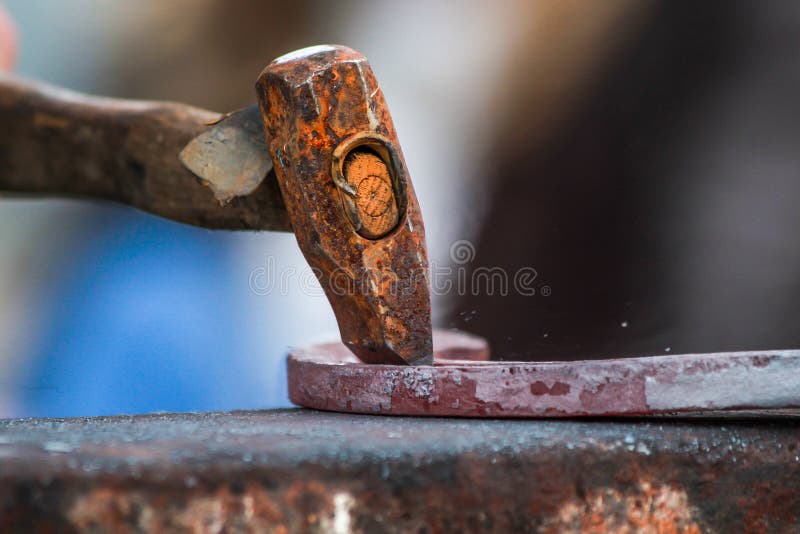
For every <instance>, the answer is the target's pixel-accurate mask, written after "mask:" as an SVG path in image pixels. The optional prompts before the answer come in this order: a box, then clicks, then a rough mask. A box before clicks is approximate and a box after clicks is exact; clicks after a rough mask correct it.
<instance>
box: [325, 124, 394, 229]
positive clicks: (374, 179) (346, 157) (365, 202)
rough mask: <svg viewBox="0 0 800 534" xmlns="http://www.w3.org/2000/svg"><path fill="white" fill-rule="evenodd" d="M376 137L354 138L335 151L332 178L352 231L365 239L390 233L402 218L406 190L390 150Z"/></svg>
mask: <svg viewBox="0 0 800 534" xmlns="http://www.w3.org/2000/svg"><path fill="white" fill-rule="evenodd" d="M382 141H383V140H382V139H378V138H377V137H372V136H370V137H367V136H366V135H363V136H355V137H354V138H351V139H350V140H348V141H345V142H344V143H343V144H342V145H341V146H339V147H338V148H337V149H336V151H335V152H334V165H333V166H334V168H333V179H334V182H335V183H336V185H337V187H338V188H339V193H340V195H341V199H342V206H343V208H344V212H345V213H346V214H347V218H348V220H349V221H350V224H351V225H352V226H353V229H354V230H355V231H356V232H357V233H358V234H359V235H360V236H361V237H365V238H367V239H380V238H382V237H384V236H386V235H388V234H389V233H391V232H392V230H394V229H395V228H397V225H398V224H399V223H400V221H401V219H402V218H403V212H404V208H405V202H403V199H404V195H405V188H404V187H403V183H402V178H398V174H400V172H398V171H397V169H396V168H395V166H394V165H393V158H392V154H391V151H390V149H387V147H386V145H385V144H384V143H383V142H382Z"/></svg>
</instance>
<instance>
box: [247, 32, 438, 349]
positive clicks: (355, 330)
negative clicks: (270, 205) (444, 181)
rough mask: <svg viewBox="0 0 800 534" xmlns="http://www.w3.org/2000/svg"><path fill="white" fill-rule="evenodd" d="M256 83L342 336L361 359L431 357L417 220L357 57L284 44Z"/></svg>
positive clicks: (375, 93) (302, 232)
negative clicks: (289, 49)
mask: <svg viewBox="0 0 800 534" xmlns="http://www.w3.org/2000/svg"><path fill="white" fill-rule="evenodd" d="M257 91H258V99H259V105H260V106H261V113H262V118H263V121H264V127H265V131H266V135H267V139H268V142H269V149H270V154H271V156H272V161H273V163H274V165H275V173H276V175H277V178H278V183H279V185H280V188H281V192H282V194H283V198H284V201H285V202H286V207H287V210H288V212H289V216H290V218H291V221H292V227H293V229H294V233H295V236H296V237H297V242H298V244H299V245H300V249H301V250H302V251H303V254H304V255H305V257H306V260H307V261H308V262H309V264H310V265H311V267H312V269H313V270H314V272H315V274H316V275H317V277H318V279H319V280H320V283H321V285H322V287H323V289H324V290H325V294H326V295H327V297H328V300H329V301H330V303H331V305H332V307H333V310H334V313H335V314H336V319H337V321H338V323H339V329H340V331H341V334H342V341H343V342H344V343H345V345H347V346H348V347H349V348H350V349H351V350H352V351H353V352H354V353H355V354H356V355H357V356H358V357H359V358H360V359H361V360H363V361H365V362H367V363H392V364H425V363H431V361H432V355H433V349H432V341H431V335H432V334H431V319H430V293H429V289H428V287H429V286H428V259H427V252H426V247H425V230H424V227H423V224H422V216H421V214H420V210H419V205H418V203H417V199H416V195H415V194H414V189H413V187H412V185H411V182H410V180H409V178H408V171H407V169H406V165H405V161H404V160H403V156H402V152H401V151H400V146H399V144H398V142H397V134H396V132H395V130H394V125H393V124H392V119H391V117H390V115H389V111H388V108H387V106H386V102H385V100H384V98H383V93H382V92H381V90H380V87H379V86H378V84H377V82H376V80H375V77H374V75H373V73H372V69H371V68H370V67H369V64H368V63H367V61H366V59H365V58H364V57H363V56H361V55H360V54H359V53H357V52H355V51H353V50H351V49H349V48H346V47H342V46H320V47H313V48H308V49H304V50H300V51H298V52H293V53H292V54H289V55H287V56H283V57H281V58H278V59H276V60H275V61H273V62H272V63H271V64H270V65H269V66H267V68H266V69H264V71H263V72H262V73H261V75H260V77H259V80H258V83H257Z"/></svg>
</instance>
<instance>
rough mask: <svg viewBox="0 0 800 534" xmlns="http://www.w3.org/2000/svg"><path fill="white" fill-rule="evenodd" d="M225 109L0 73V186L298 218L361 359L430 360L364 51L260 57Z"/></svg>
mask: <svg viewBox="0 0 800 534" xmlns="http://www.w3.org/2000/svg"><path fill="white" fill-rule="evenodd" d="M256 89H257V98H258V104H257V105H253V106H250V107H248V108H245V109H242V110H239V111H236V112H233V113H230V114H227V115H219V114H217V113H212V112H209V111H205V110H201V109H197V108H193V107H190V106H186V105H182V104H175V103H167V102H135V101H128V100H115V99H108V98H98V97H88V96H84V95H80V94H76V93H72V92H69V91H65V90H61V89H55V88H52V87H47V86H44V85H42V84H38V83H31V82H26V81H22V80H20V79H19V78H16V77H9V76H2V77H0V122H2V124H3V128H2V129H0V190H3V191H7V192H16V193H23V194H44V195H59V196H78V197H93V198H99V199H104V200H111V201H115V202H119V203H122V204H127V205H130V206H133V207H136V208H138V209H141V210H144V211H147V212H150V213H153V214H155V215H159V216H162V217H165V218H168V219H172V220H175V221H178V222H182V223H187V224H192V225H196V226H202V227H206V228H212V229H231V230H240V229H249V230H273V231H292V232H294V234H295V236H296V238H297V242H298V244H299V246H300V249H301V250H302V252H303V254H304V256H305V258H306V260H307V261H308V263H309V264H310V265H311V267H312V270H313V271H314V273H315V275H316V276H317V278H318V279H319V281H320V284H321V285H322V287H323V289H324V290H325V294H326V296H327V297H328V300H329V301H330V303H331V306H332V307H333V311H334V313H335V315H336V319H337V321H338V323H339V329H340V332H341V336H342V341H343V342H344V343H345V345H347V346H348V347H349V348H350V350H351V351H352V352H353V353H354V354H355V355H356V356H358V357H359V358H360V359H361V360H362V361H364V362H367V363H387V364H429V363H431V362H432V357H433V348H432V329H431V318H430V292H429V289H428V277H427V274H428V260H427V252H426V247H425V230H424V226H423V223H422V215H421V213H420V209H419V205H418V203H417V199H416V195H415V194H414V189H413V186H412V184H411V180H410V178H409V176H408V170H407V169H406V165H405V161H404V159H403V155H402V152H401V150H400V145H399V143H398V141H397V134H396V132H395V130H394V125H393V124H392V119H391V116H390V115H389V111H388V108H387V106H386V101H385V100H384V97H383V93H382V92H381V89H380V87H379V86H378V83H377V81H376V80H375V76H374V75H373V73H372V69H371V68H370V66H369V64H368V63H367V60H366V59H365V58H364V57H363V56H362V55H360V54H359V53H358V52H355V51H354V50H351V49H349V48H347V47H343V46H328V45H323V46H316V47H311V48H306V49H303V50H299V51H296V52H293V53H290V54H287V55H285V56H282V57H280V58H278V59H276V60H275V61H273V62H272V63H270V64H269V65H268V66H267V67H266V68H265V69H264V71H263V72H262V73H261V75H260V76H259V78H258V82H257V84H256Z"/></svg>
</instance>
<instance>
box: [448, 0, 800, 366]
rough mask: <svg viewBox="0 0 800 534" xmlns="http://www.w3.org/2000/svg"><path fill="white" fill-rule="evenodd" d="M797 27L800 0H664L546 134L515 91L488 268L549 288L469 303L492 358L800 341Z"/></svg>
mask: <svg viewBox="0 0 800 534" xmlns="http://www.w3.org/2000/svg"><path fill="white" fill-rule="evenodd" d="M798 30H800V5H798V4H796V3H792V2H767V3H759V4H754V3H749V2H744V1H737V2H724V3H723V2H703V3H688V2H662V3H659V4H657V5H656V7H655V8H654V9H652V10H651V11H650V12H649V16H648V17H647V18H646V20H645V22H644V24H643V26H642V27H641V29H640V30H639V31H638V32H637V33H636V34H635V37H634V38H633V39H631V40H630V41H629V42H628V44H627V45H626V46H622V47H620V48H619V49H618V50H617V51H616V52H615V53H614V55H613V58H612V60H611V61H609V62H608V64H607V65H606V67H605V69H604V70H603V72H601V75H600V76H599V77H598V79H597V80H596V83H595V84H594V86H593V88H592V91H591V92H590V94H589V96H588V98H585V99H584V100H583V101H582V103H579V105H578V107H577V108H576V109H574V110H573V113H572V114H571V115H570V117H569V119H568V120H567V121H566V122H564V123H563V124H560V125H559V128H558V129H556V130H555V132H554V133H553V134H552V135H551V136H549V137H548V136H542V135H541V132H536V131H526V129H525V126H524V125H525V120H526V117H530V116H535V115H536V113H540V110H538V109H537V107H538V106H541V105H542V102H538V101H532V100H530V98H529V97H528V94H529V93H530V91H531V87H532V86H531V85H530V84H531V83H534V84H535V83H536V80H533V81H531V80H526V81H525V83H521V84H519V85H517V86H513V87H514V89H512V95H511V98H510V99H509V101H508V108H509V112H508V117H507V120H506V122H505V125H506V126H505V129H504V131H503V132H501V135H500V136H499V142H498V143H497V145H496V147H495V149H494V152H493V157H492V158H491V161H493V162H495V163H496V164H495V166H494V167H493V169H494V174H493V175H492V176H491V177H490V182H491V183H492V186H491V192H490V204H491V205H490V208H489V210H488V213H487V215H486V218H485V220H484V221H483V229H482V231H481V233H480V236H479V239H478V242H477V257H476V259H475V262H474V265H475V266H481V265H483V266H500V267H504V268H506V269H508V270H509V271H511V272H513V271H514V270H516V269H518V268H520V267H521V266H532V267H534V268H535V269H536V271H537V272H538V281H539V282H540V285H539V288H540V289H541V287H542V286H543V285H545V284H546V285H547V286H549V287H550V288H551V290H552V293H551V294H550V295H549V296H543V295H542V294H537V295H536V296H535V297H526V296H522V295H519V294H515V293H514V292H513V291H512V292H511V294H510V295H509V296H508V297H501V296H497V295H495V296H487V295H478V296H467V297H464V298H463V299H462V300H459V301H458V308H457V311H461V310H476V313H475V314H474V319H473V320H472V321H471V322H470V323H469V325H468V328H470V330H472V331H473V332H475V333H476V334H479V335H482V336H486V337H488V338H489V339H490V341H491V343H492V352H493V354H495V355H496V356H497V357H501V358H505V359H575V358H587V357H611V356H625V355H634V354H648V353H664V352H669V351H671V352H681V353H682V352H710V351H732V350H748V349H766V348H784V347H787V348H788V347H798V346H800V329H798V328H797V323H798V320H800V299H797V298H796V297H797V294H798V289H800V288H798V278H797V275H796V272H797V271H798V268H800V246H798V244H797V240H796V228H797V225H798V224H800V212H799V211H798V210H797V208H796V206H795V203H796V199H797V198H798V193H800V179H798V177H799V176H800V152H799V151H798V150H797V142H798V139H799V138H800V123H798V122H797V120H796V118H797V117H798V116H800V109H798V108H800V105H798V100H797V94H798V91H799V90H800V67H799V66H798V64H797V62H796V36H797V32H798ZM614 31H615V30H614V28H610V31H609V34H612V33H614ZM543 83H546V81H545V82H543ZM453 324H457V325H458V326H461V327H464V325H463V323H462V322H460V321H457V320H454V321H453Z"/></svg>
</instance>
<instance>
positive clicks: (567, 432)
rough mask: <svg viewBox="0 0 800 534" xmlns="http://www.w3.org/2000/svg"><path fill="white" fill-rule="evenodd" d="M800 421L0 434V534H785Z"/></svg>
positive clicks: (52, 425)
mask: <svg viewBox="0 0 800 534" xmlns="http://www.w3.org/2000/svg"><path fill="white" fill-rule="evenodd" d="M799 514H800V418H799V417H797V414H796V412H787V413H785V414H782V415H781V414H775V415H773V416H772V417H770V418H769V419H756V418H752V419H748V418H742V417H739V418H738V419H731V418H716V419H715V418H703V419H689V418H683V419H673V418H650V419H626V420H613V419H604V420H592V419H583V420H580V421H576V420H537V421H525V420H491V419H485V420H467V419H444V418H410V417H385V416H363V415H361V416H359V415H348V414H336V413H323V412H316V411H312V410H303V409H297V410H274V411H254V412H232V413H195V414H153V415H142V416H116V417H98V418H76V419H27V420H4V421H0V531H2V532H31V531H47V530H49V531H58V532H75V531H79V532H80V531H95V532H97V531H99V532H107V531H114V532H140V531H156V532H159V531H165V532H173V531H192V530H193V531H195V532H220V531H224V532H253V531H267V532H270V531H272V532H287V531H288V532H448V531H489V532H492V531H495V532H578V531H581V530H584V531H586V530H590V531H592V532H614V531H620V530H621V529H626V528H627V529H629V530H630V531H637V529H639V530H646V529H648V528H650V529H652V530H651V531H654V532H742V531H744V532H797V531H798V529H799V528H800V524H798V521H799V518H798V515H799Z"/></svg>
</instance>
